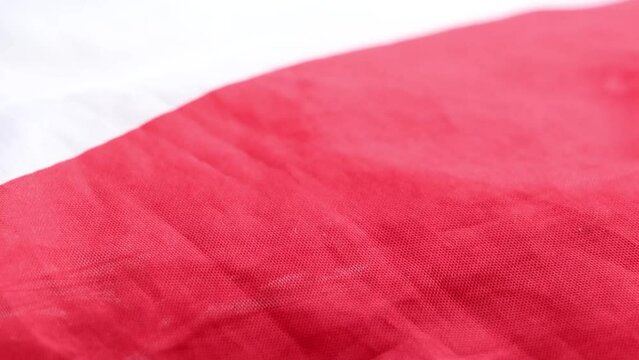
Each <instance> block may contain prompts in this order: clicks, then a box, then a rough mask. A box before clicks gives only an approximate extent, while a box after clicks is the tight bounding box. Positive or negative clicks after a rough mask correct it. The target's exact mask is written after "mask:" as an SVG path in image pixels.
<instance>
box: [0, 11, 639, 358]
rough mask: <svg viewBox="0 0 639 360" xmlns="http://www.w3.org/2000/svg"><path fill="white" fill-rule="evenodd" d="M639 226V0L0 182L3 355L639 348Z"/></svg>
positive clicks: (206, 115) (322, 84)
mask: <svg viewBox="0 0 639 360" xmlns="http://www.w3.org/2000/svg"><path fill="white" fill-rule="evenodd" d="M42 151H46V149H42ZM638 226H639V3H638V2H629V3H624V4H620V5H614V6H611V7H606V8H600V9H595V10H583V11H575V12H542V13H534V14H530V15H524V16H520V17H517V18H514V19H509V20H505V21H500V22H497V23H493V24H488V25H481V26H474V27H470V28H465V29H461V30H454V31H450V32H446V33H443V34H438V35H435V36H430V37H426V38H422V39H416V40H412V41H408V42H403V43H400V44H396V45H391V46H385V47H380V48H375V49H370V50H365V51H360V52H355V53H351V54H347V55H344V56H338V57H333V58H329V59H325V60H320V61H315V62H310V63H307V64H303V65H300V66H295V67H292V68H288V69H284V70H281V71H278V72H275V73H272V74H268V75H265V76H262V77H259V78H256V79H253V80H250V81H247V82H243V83H239V84H236V85H232V86H229V87H227V88H224V89H221V90H218V91H214V92H212V93H210V94H208V95H206V96H204V97H202V98H201V99H198V100H196V101H194V102H192V103H190V104H188V105H186V106H184V107H182V108H180V109H178V110H176V111H173V112H171V113H168V114H166V115H164V116H161V117H160V118H158V119H155V120H153V121H151V122H150V123H148V124H147V125H145V126H143V127H142V128H140V129H137V130H135V131H133V132H131V133H129V134H127V135H125V136H123V137H120V138H118V139H116V140H114V141H112V142H110V143H108V144H106V145H103V146H100V147H98V148H96V149H94V150H91V151H89V152H87V153H85V154H83V155H81V156H80V157H78V158H76V159H73V160H70V161H66V162H64V163H61V164H58V165H56V166H54V167H52V168H49V169H46V170H43V171H40V172H38V173H35V174H32V175H30V176H26V177H23V178H20V179H18V180H15V181H12V182H10V183H8V184H5V185H4V186H2V187H0V295H1V296H0V353H1V355H2V356H1V358H2V359H28V358H34V359H35V358H38V359H44V358H73V359H129V360H132V359H156V358H157V359H183V358H202V359H216V358H226V359H281V358H330V359H368V358H375V357H377V358H378V359H395V358H407V359H533V358H534V359H637V358H639V229H638Z"/></svg>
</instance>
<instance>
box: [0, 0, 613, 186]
mask: <svg viewBox="0 0 639 360" xmlns="http://www.w3.org/2000/svg"><path fill="white" fill-rule="evenodd" d="M603 2H604V1H597V0H492V1H489V0H485V1H469V0H447V1H427V0H394V1H375V0H357V1H348V0H322V1H300V0H266V1H265V0H253V1H248V0H233V1H219V0H201V1H196V0H182V1H168V0H142V1H132V0H111V1H93V2H90V1H84V0H71V1H69V0H65V1H49V0H17V1H3V2H2V4H0V146H1V149H2V150H1V151H0V183H3V182H5V181H8V180H10V179H13V178H15V177H18V176H21V175H24V174H27V173H30V172H33V171H35V170H38V169H40V168H43V167H45V166H49V165H52V164H55V163H56V162H59V161H62V160H65V159H67V158H70V157H73V156H75V155H77V154H79V153H81V152H82V151H85V150H87V149H89V148H91V147H94V146H96V145H98V144H100V143H103V142H105V141H107V140H109V139H111V138H113V137H116V136H118V135H120V134H122V133H124V132H126V131H128V130H130V129H132V128H135V127H137V126H139V125H140V124H142V123H143V122H145V121H148V120H149V119H151V118H152V117H154V116H156V115H158V114H160V113H163V112H166V111H169V110H171V109H172V108H174V107H176V106H178V105H181V104H183V103H184V102H186V101H188V100H191V99H193V98H195V97H197V96H199V95H201V94H203V93H204V92H206V91H208V90H212V89H214V88H216V87H220V86H222V85H225V84H228V83H231V82H234V81H237V80H240V79H243V78H247V77H250V76H253V75H256V74H259V73H261V72H264V71H268V70H272V69H274V68H278V67H282V66H286V65H289V64H291V63H294V62H299V61H302V60H306V59H309V58H314V57H317V56H322V55H326V54H331V53H335V52H340V51H345V50H350V49H353V48H359V47H364V46H368V45H371V44H378V43H381V42H387V41H391V40H396V39H401V38H404V37H410V36H416V35H421V34H423V33H427V32H432V31H436V30H442V29H446V28H450V27H453V26H459V25H461V24H466V23H469V22H476V21H484V20H489V19H493V18H495V17H501V16H506V15H511V14H513V13H516V12H520V11H528V10H532V9H536V8H538V7H548V6H552V7H559V6H562V7H563V6H589V5H595V4H600V3H603Z"/></svg>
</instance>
